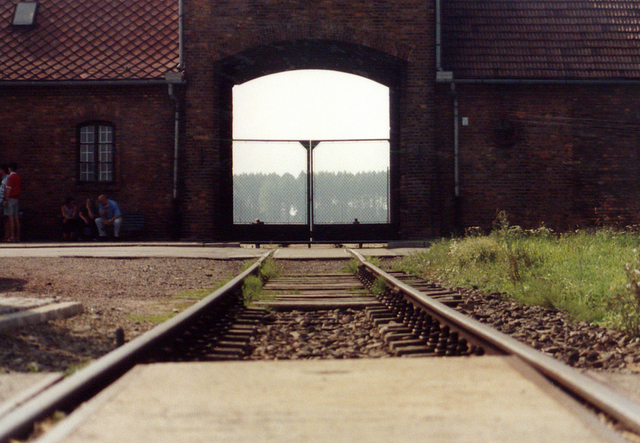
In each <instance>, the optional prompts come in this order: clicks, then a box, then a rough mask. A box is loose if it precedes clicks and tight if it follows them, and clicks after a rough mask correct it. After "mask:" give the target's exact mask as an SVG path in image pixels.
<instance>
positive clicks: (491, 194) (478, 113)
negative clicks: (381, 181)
mask: <svg viewBox="0 0 640 443" xmlns="http://www.w3.org/2000/svg"><path fill="white" fill-rule="evenodd" d="M639 92H640V87H638V86H625V87H622V86H615V85H612V86H596V85H589V86H576V85H573V86H572V85H523V84H520V85H489V84H487V85H457V94H458V101H459V112H460V119H462V117H468V121H469V124H468V126H466V127H465V126H460V133H459V137H460V186H461V188H460V189H461V223H462V227H463V228H464V227H470V226H481V227H484V228H489V227H491V224H492V221H493V220H495V218H496V214H497V212H499V211H506V212H507V213H508V214H509V216H510V220H511V222H512V223H514V224H519V225H522V226H524V227H537V226H539V225H540V223H545V224H546V225H547V226H549V227H552V228H555V229H559V230H567V229H575V228H579V227H585V226H594V225H598V224H603V223H606V224H617V225H626V224H634V223H638V220H639V215H640V211H639V210H640V199H639V193H638V189H639V186H640V182H639V178H638V176H639V174H638V172H639V171H638V168H639V166H638V140H639V136H640V131H639V129H640V128H639V126H638V116H640V104H639V103H638V102H637V100H636V99H635V97H637V95H638V93H639ZM438 97H439V103H440V107H439V108H438V109H439V110H440V113H439V119H438V127H439V131H438V134H439V136H438V142H437V143H438V146H439V152H440V153H441V164H442V165H443V170H445V171H446V173H445V175H443V179H444V180H443V189H442V192H443V194H446V196H447V197H446V198H445V201H451V202H453V175H452V173H451V172H449V171H452V168H453V166H452V165H453V153H452V150H453V124H452V118H453V117H452V107H451V103H452V98H451V93H450V91H449V86H448V85H447V86H444V85H442V86H441V87H439V94H438ZM501 119H503V120H508V121H509V122H511V123H512V125H513V137H512V139H511V143H504V139H502V140H501V139H500V137H499V136H498V135H497V133H496V123H497V122H498V121H499V120H501ZM446 214H447V220H448V221H445V223H444V229H445V230H446V228H447V225H449V226H452V227H453V226H454V225H455V223H454V219H455V216H454V211H453V207H452V206H451V207H449V208H448V210H447V211H446Z"/></svg>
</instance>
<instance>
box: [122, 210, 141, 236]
mask: <svg viewBox="0 0 640 443" xmlns="http://www.w3.org/2000/svg"><path fill="white" fill-rule="evenodd" d="M143 230H144V214H143V213H142V212H123V213H122V227H121V228H120V234H122V236H126V237H134V236H138V235H140V234H141V233H142V231H143Z"/></svg>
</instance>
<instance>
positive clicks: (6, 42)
mask: <svg viewBox="0 0 640 443" xmlns="http://www.w3.org/2000/svg"><path fill="white" fill-rule="evenodd" d="M15 3H16V0H0V81H66V80H150V79H163V78H164V73H165V72H166V71H169V70H175V69H176V66H177V64H178V39H179V36H178V0H39V4H40V5H39V7H38V12H37V19H36V21H37V26H35V27H33V28H20V27H14V26H12V25H11V22H12V19H13V11H14V5H15Z"/></svg>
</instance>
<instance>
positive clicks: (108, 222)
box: [96, 194, 122, 239]
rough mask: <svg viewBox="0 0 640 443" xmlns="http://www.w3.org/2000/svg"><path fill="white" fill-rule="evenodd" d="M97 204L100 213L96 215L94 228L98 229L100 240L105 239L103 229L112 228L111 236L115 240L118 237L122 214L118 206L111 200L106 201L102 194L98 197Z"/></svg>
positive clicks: (105, 233) (105, 235)
mask: <svg viewBox="0 0 640 443" xmlns="http://www.w3.org/2000/svg"><path fill="white" fill-rule="evenodd" d="M98 204H99V205H100V206H99V209H100V212H99V213H98V218H96V226H97V227H98V233H99V235H100V239H104V238H106V237H107V232H106V231H105V229H104V228H105V227H106V226H113V236H114V237H115V238H118V237H120V228H121V227H122V214H121V213H120V208H119V207H118V204H117V203H116V202H115V201H113V200H109V199H107V197H105V196H104V194H101V195H100V196H98Z"/></svg>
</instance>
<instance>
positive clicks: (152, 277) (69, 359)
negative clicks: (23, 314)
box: [0, 258, 243, 373]
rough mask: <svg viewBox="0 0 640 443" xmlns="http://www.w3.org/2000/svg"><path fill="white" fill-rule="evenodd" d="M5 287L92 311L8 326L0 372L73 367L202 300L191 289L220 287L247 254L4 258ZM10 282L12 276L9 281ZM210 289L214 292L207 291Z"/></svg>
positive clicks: (0, 339) (8, 292)
mask: <svg viewBox="0 0 640 443" xmlns="http://www.w3.org/2000/svg"><path fill="white" fill-rule="evenodd" d="M2 262H3V263H2V264H3V266H2V267H3V269H4V271H3V273H2V275H0V277H1V278H0V290H1V289H2V288H4V289H5V291H3V292H2V293H1V294H0V295H2V296H15V295H23V296H29V297H56V298H58V299H60V300H65V301H67V300H68V301H78V302H82V304H83V306H84V313H83V314H82V315H78V316H75V317H72V318H69V319H63V320H54V321H49V322H47V323H43V324H39V325H36V326H32V327H25V328H21V329H19V330H17V331H15V332H13V333H8V334H0V372H4V373H8V372H13V371H15V372H39V371H42V372H50V371H65V370H67V369H68V368H70V367H74V366H77V365H82V364H83V363H85V362H87V361H88V360H90V359H95V358H98V357H100V356H102V355H104V354H106V353H107V352H109V351H111V350H113V349H114V348H115V331H116V329H118V328H122V329H123V330H124V333H125V339H126V340H131V339H133V338H135V337H137V336H138V335H140V334H142V333H143V332H145V331H147V330H149V329H151V328H152V327H154V326H155V325H156V324H157V321H153V320H154V319H153V316H157V319H156V320H161V319H162V318H166V317H167V315H170V314H172V313H175V312H179V311H181V310H184V309H185V308H186V307H188V306H189V305H191V304H193V303H194V302H196V301H197V300H198V298H196V297H190V294H189V293H188V292H185V291H190V290H194V289H202V288H213V287H215V285H216V284H218V283H219V282H221V281H223V280H225V279H228V278H229V277H232V276H234V275H237V274H238V273H239V272H240V271H241V269H242V266H243V262H242V261H221V260H209V259H175V258H171V259H164V258H163V259H156V258H141V259H104V258H100V259H96V258H12V259H3V260H2ZM2 283H5V284H4V285H3V284H2ZM205 294H206V293H205Z"/></svg>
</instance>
